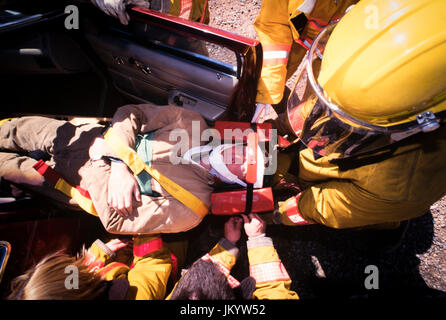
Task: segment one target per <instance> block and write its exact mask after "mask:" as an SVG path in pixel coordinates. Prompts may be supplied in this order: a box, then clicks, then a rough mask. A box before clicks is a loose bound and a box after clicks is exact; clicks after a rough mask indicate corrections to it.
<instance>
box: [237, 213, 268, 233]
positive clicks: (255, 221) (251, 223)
mask: <svg viewBox="0 0 446 320" xmlns="http://www.w3.org/2000/svg"><path fill="white" fill-rule="evenodd" d="M242 217H243V221H244V223H245V224H244V227H245V232H246V235H247V236H248V237H249V238H254V237H258V236H261V235H264V234H265V230H266V222H265V221H263V220H262V218H260V217H259V215H258V214H256V213H250V214H249V217H248V216H246V215H244V214H242Z"/></svg>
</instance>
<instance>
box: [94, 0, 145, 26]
mask: <svg viewBox="0 0 446 320" xmlns="http://www.w3.org/2000/svg"><path fill="white" fill-rule="evenodd" d="M91 2H92V3H93V4H94V5H95V6H96V7H98V8H99V9H101V10H102V11H103V12H104V13H106V14H108V15H109V16H112V17H115V18H117V19H119V21H120V22H121V23H122V24H124V25H127V24H128V23H129V19H130V17H129V15H128V14H127V12H126V11H125V6H126V5H135V6H140V7H145V8H149V7H150V1H149V0H91Z"/></svg>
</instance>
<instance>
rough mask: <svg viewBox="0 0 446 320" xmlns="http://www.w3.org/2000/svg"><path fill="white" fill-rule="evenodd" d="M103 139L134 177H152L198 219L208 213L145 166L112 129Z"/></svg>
mask: <svg viewBox="0 0 446 320" xmlns="http://www.w3.org/2000/svg"><path fill="white" fill-rule="evenodd" d="M104 138H105V140H106V141H107V144H108V145H109V146H110V147H111V148H112V149H113V150H114V151H115V152H116V154H117V155H118V156H119V158H121V160H122V161H124V163H125V164H126V165H127V166H128V167H129V168H130V170H132V172H133V173H134V174H135V175H138V174H140V173H141V172H142V171H143V170H145V171H146V172H147V173H148V174H150V175H151V176H152V177H153V179H155V180H156V181H158V183H159V184H160V185H161V186H162V187H163V188H164V189H165V190H166V191H167V192H168V193H169V194H170V195H172V196H173V197H174V198H175V199H177V200H178V201H180V202H181V203H182V204H184V205H185V206H186V207H188V208H189V209H191V210H192V211H193V212H195V214H197V215H198V216H199V217H201V218H203V217H204V216H205V215H206V214H207V213H208V212H209V208H208V207H207V206H206V205H205V204H204V203H203V201H201V200H200V199H199V198H197V197H196V196H195V195H193V194H192V193H190V192H189V191H187V190H186V189H184V188H183V187H181V186H180V185H178V184H177V183H175V182H173V181H172V180H170V179H169V178H167V177H166V176H164V175H162V174H161V173H160V172H159V171H158V170H156V169H153V168H151V167H149V166H147V165H146V164H145V162H144V161H143V160H142V159H141V158H140V156H139V155H138V154H137V153H136V151H135V150H133V149H132V148H130V147H129V146H127V145H126V144H125V143H124V142H123V141H122V139H121V138H120V137H118V135H116V133H115V132H114V131H113V128H109V129H108V130H107V132H106V133H105V135H104Z"/></svg>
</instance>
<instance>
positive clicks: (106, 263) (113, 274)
mask: <svg viewBox="0 0 446 320" xmlns="http://www.w3.org/2000/svg"><path fill="white" fill-rule="evenodd" d="M131 250H132V249H131V241H129V240H128V239H118V238H116V239H112V240H110V241H108V242H107V243H104V242H103V241H102V240H100V239H97V240H96V241H95V242H93V244H92V245H91V246H90V248H89V249H88V250H87V251H86V252H85V254H84V264H85V265H86V266H87V267H88V268H89V269H90V271H92V272H97V273H99V274H100V275H102V276H103V277H104V279H105V280H112V279H116V278H118V277H119V276H120V275H122V274H126V273H127V271H128V270H129V267H128V266H127V265H126V264H125V259H122V257H124V256H127V255H128V253H129V251H131Z"/></svg>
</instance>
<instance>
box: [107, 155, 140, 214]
mask: <svg viewBox="0 0 446 320" xmlns="http://www.w3.org/2000/svg"><path fill="white" fill-rule="evenodd" d="M134 200H136V202H141V193H140V191H139V185H138V182H137V181H136V178H135V177H134V176H133V174H132V173H131V172H130V171H129V169H128V168H127V165H126V164H125V163H120V162H114V161H112V162H111V169H110V178H109V179H108V195H107V201H108V205H109V206H110V207H111V208H113V209H114V210H115V211H116V212H117V213H118V214H119V215H121V216H123V217H126V216H130V215H131V214H132V212H133V207H134V205H135V202H134Z"/></svg>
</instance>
